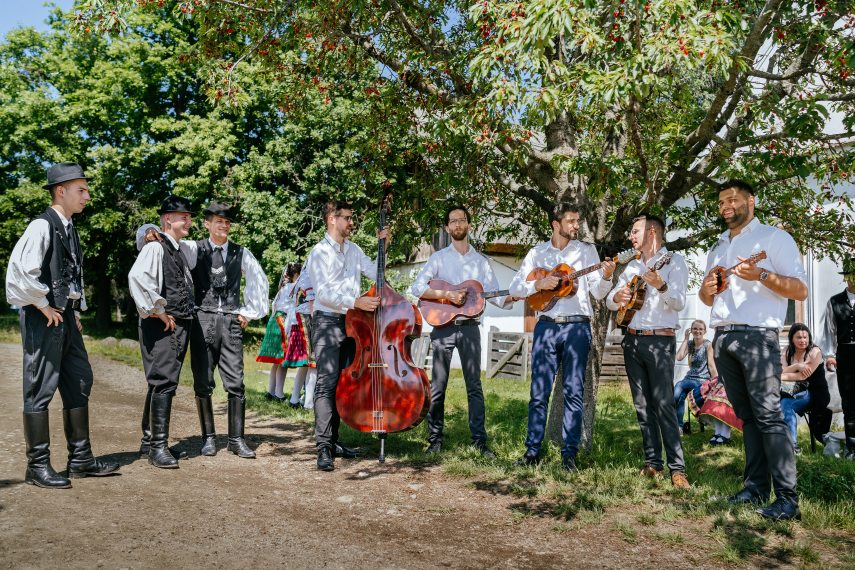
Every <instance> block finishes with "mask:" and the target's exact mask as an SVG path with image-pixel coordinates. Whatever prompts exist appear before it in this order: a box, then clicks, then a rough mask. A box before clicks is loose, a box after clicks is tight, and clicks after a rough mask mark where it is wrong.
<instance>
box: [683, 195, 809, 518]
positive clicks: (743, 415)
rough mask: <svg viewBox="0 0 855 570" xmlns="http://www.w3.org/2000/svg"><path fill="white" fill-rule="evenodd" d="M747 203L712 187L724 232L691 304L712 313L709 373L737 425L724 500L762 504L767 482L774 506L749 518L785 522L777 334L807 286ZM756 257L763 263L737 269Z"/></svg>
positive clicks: (789, 513) (786, 442)
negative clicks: (733, 487)
mask: <svg viewBox="0 0 855 570" xmlns="http://www.w3.org/2000/svg"><path fill="white" fill-rule="evenodd" d="M755 201H756V198H755V196H754V189H753V188H752V187H751V185H750V184H748V183H747V182H745V181H743V180H729V181H727V182H724V183H723V184H721V185H719V187H718V209H719V213H720V214H721V217H722V218H723V219H724V222H725V224H727V227H728V230H727V231H726V232H724V233H723V234H721V237H720V238H719V240H718V243H717V244H716V245H715V247H714V248H713V249H712V251H710V252H709V255H708V256H707V269H706V271H707V275H706V277H705V278H704V281H703V283H702V284H701V289H700V291H699V298H700V299H701V301H702V302H703V303H704V304H706V305H708V306H711V307H712V311H711V313H710V325H711V326H712V327H714V328H715V331H716V332H715V337H714V339H713V349H714V352H715V363H716V367H717V368H718V371H719V375H720V376H721V379H722V380H723V381H724V386H725V388H726V390H727V396H728V398H729V399H730V402H731V404H732V405H733V409H734V411H735V412H736V414H737V415H738V416H739V418H740V419H742V420H743V422H744V427H743V439H744V441H745V477H744V488H743V489H742V490H741V491H740V492H739V493H737V494H736V495H733V496H732V497H729V498H728V501H729V502H730V503H731V504H755V505H756V504H761V503H764V502H766V501H767V500H768V499H769V493H770V491H771V489H770V479H771V487H772V488H774V490H775V502H774V503H772V504H771V505H769V506H768V507H766V508H762V509H758V510H757V512H758V513H759V514H760V515H761V516H763V517H766V518H771V519H775V520H783V519H793V518H799V517H800V516H801V514H800V513H799V507H798V496H797V495H796V461H795V453H794V450H793V445H792V443H791V442H790V436H789V433H788V430H787V425H786V423H785V422H784V417H783V414H782V413H781V397H780V389H781V370H782V369H781V350H780V347H779V344H778V342H779V339H778V335H779V331H780V330H781V327H783V326H784V319H785V317H786V314H787V300H788V299H794V300H796V301H803V300H804V299H805V298H807V294H808V288H807V284H806V282H807V279H806V274H805V269H804V266H803V265H802V262H801V253H800V252H799V249H798V247H797V246H796V243H795V241H793V238H792V237H791V236H790V234H788V233H787V232H785V231H784V230H781V229H778V228H775V227H773V226H767V225H764V224H761V223H760V222H759V220H757V218H755V217H754V208H755ZM761 251H765V252H766V259H764V260H761V261H759V262H757V263H750V262H745V263H742V262H743V261H745V260H749V258H751V257H752V256H753V255H755V254H758V253H759V252H761ZM737 264H739V265H737ZM734 266H736V267H735V269H734V270H733V274H732V275H731V276H730V277H721V276H720V273H719V272H718V271H717V270H716V269H717V268H724V269H730V268H731V267H734ZM719 282H721V283H722V284H723V287H724V289H723V290H722V291H721V292H719V289H720V287H719Z"/></svg>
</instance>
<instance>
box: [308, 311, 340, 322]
mask: <svg viewBox="0 0 855 570" xmlns="http://www.w3.org/2000/svg"><path fill="white" fill-rule="evenodd" d="M315 315H317V316H320V317H328V318H330V319H336V320H338V321H343V320H344V317H345V315H343V314H342V313H333V312H332V311H315Z"/></svg>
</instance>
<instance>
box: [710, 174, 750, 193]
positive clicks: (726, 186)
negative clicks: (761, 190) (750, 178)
mask: <svg viewBox="0 0 855 570" xmlns="http://www.w3.org/2000/svg"><path fill="white" fill-rule="evenodd" d="M731 188H736V189H737V190H742V191H743V192H748V193H749V194H751V195H752V196H754V187H753V186H751V184H749V183H748V182H746V181H745V180H741V179H739V178H731V179H730V180H726V181H725V182H722V183H721V184H719V185H718V187H716V189H715V191H716V194H721V193H722V192H724V191H725V190H730V189H731Z"/></svg>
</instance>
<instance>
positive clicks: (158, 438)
mask: <svg viewBox="0 0 855 570" xmlns="http://www.w3.org/2000/svg"><path fill="white" fill-rule="evenodd" d="M172 396H173V394H152V395H151V412H150V413H151V449H149V452H148V462H149V463H151V464H152V465H154V466H155V467H160V468H161V469H178V460H177V459H175V457H173V456H172V454H171V453H170V452H169V447H168V446H167V442H168V441H169V420H170V416H171V415H172Z"/></svg>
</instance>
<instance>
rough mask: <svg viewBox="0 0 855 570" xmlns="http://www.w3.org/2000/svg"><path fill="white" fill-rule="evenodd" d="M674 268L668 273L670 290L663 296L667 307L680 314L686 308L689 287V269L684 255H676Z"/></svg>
mask: <svg viewBox="0 0 855 570" xmlns="http://www.w3.org/2000/svg"><path fill="white" fill-rule="evenodd" d="M671 264H672V268H671V271H670V272H668V280H667V281H666V282H667V283H668V290H667V291H665V292H664V293H660V294H661V295H662V300H663V301H664V302H665V306H666V307H668V308H669V309H671V310H673V311H677V312H680V311H682V310H683V307H685V306H686V289H687V288H688V287H689V267H688V266H687V265H686V260H685V259H683V256H682V255H679V256H678V255H675V256H674V257H673V258H672V259H671Z"/></svg>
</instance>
